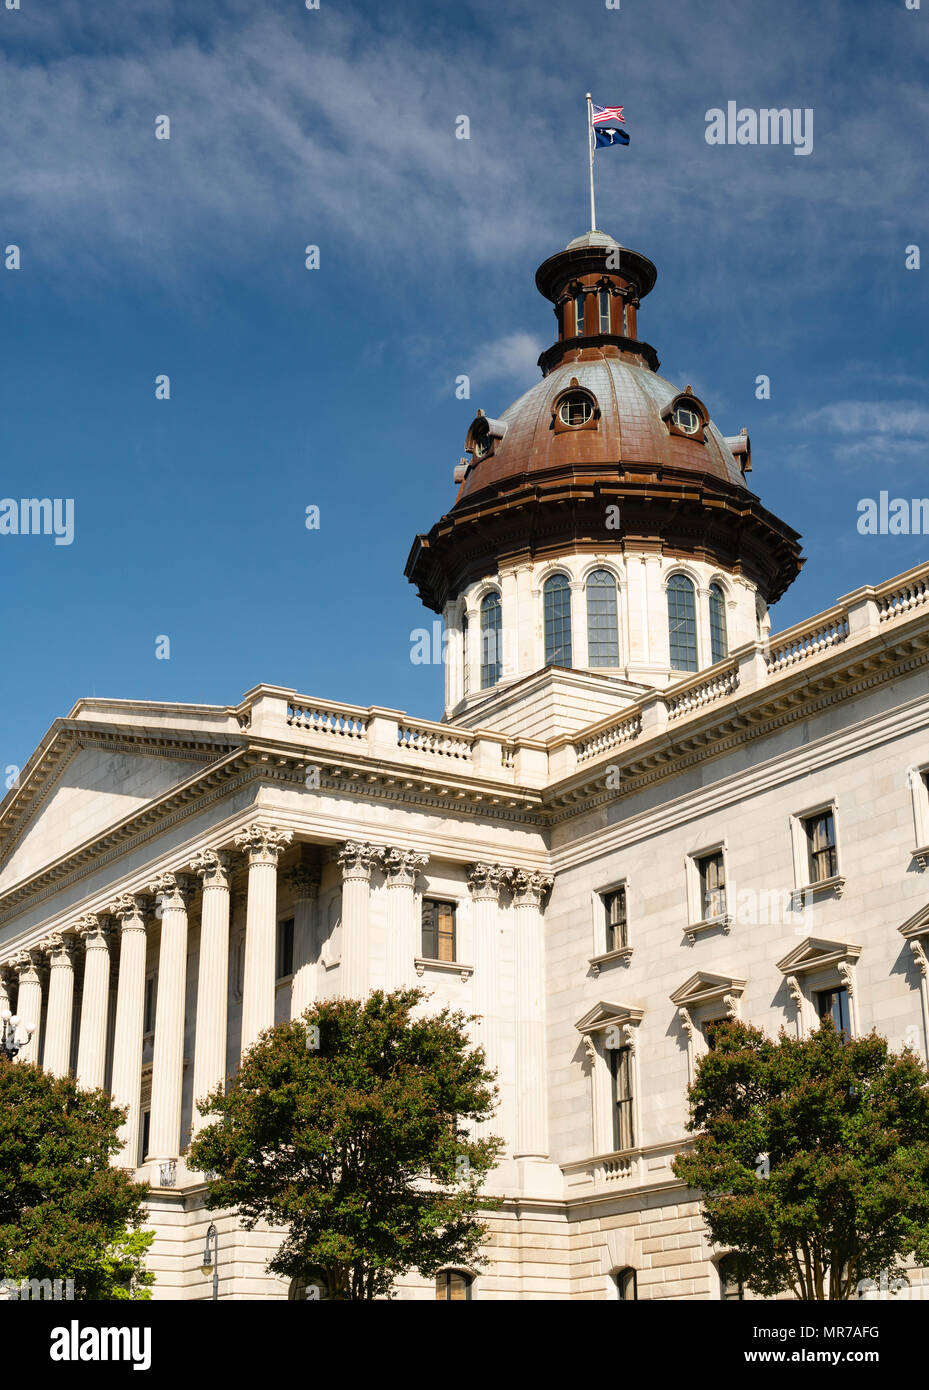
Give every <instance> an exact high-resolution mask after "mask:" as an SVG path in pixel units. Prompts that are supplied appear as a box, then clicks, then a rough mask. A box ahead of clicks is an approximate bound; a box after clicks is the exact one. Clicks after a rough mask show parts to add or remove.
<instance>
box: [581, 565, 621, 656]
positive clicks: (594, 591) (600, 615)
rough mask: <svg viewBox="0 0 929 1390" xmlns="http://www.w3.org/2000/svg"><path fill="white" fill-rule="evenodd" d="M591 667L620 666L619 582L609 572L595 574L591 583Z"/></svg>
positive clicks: (589, 642)
mask: <svg viewBox="0 0 929 1390" xmlns="http://www.w3.org/2000/svg"><path fill="white" fill-rule="evenodd" d="M587 664H588V666H618V665H619V626H618V622H617V617H616V580H615V579H614V578H613V576H612V575H611V574H610V572H609V570H594V572H593V574H592V575H590V577H589V578H588V580H587Z"/></svg>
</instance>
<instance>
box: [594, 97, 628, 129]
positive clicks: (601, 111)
mask: <svg viewBox="0 0 929 1390" xmlns="http://www.w3.org/2000/svg"><path fill="white" fill-rule="evenodd" d="M591 110H592V111H593V113H594V115H593V124H594V125H612V124H613V123H614V121H622V123H623V125H625V124H626V118H625V116H624V115H623V108H622V107H621V106H596V105H594V103H593V102H592V103H591Z"/></svg>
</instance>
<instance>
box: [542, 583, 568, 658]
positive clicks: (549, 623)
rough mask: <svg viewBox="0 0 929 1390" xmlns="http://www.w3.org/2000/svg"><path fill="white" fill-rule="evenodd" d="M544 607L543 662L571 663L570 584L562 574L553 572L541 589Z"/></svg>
mask: <svg viewBox="0 0 929 1390" xmlns="http://www.w3.org/2000/svg"><path fill="white" fill-rule="evenodd" d="M542 593H543V602H544V608H545V664H546V666H570V665H571V586H570V584H569V583H568V579H567V577H566V576H565V575H563V574H553V575H552V577H551V579H547V580H546V581H545V587H544V589H543V591H542Z"/></svg>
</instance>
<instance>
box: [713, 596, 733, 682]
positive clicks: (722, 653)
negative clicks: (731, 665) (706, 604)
mask: <svg viewBox="0 0 929 1390" xmlns="http://www.w3.org/2000/svg"><path fill="white" fill-rule="evenodd" d="M728 655H729V639H728V637H727V635H726V599H725V596H724V595H723V591H722V589H721V588H720V587H719V585H718V584H711V585H710V660H711V661H712V662H713V663H714V664H715V663H716V662H717V661H722V660H723V658H724V657H727V656H728Z"/></svg>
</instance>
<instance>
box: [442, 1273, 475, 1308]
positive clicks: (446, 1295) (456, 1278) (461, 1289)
mask: <svg viewBox="0 0 929 1390" xmlns="http://www.w3.org/2000/svg"><path fill="white" fill-rule="evenodd" d="M435 1296H436V1298H437V1299H438V1300H439V1301H440V1302H458V1301H467V1300H468V1299H470V1297H471V1275H470V1274H465V1273H464V1271H463V1270H460V1269H443V1270H442V1271H441V1273H440V1274H437V1275H436V1281H435Z"/></svg>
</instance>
